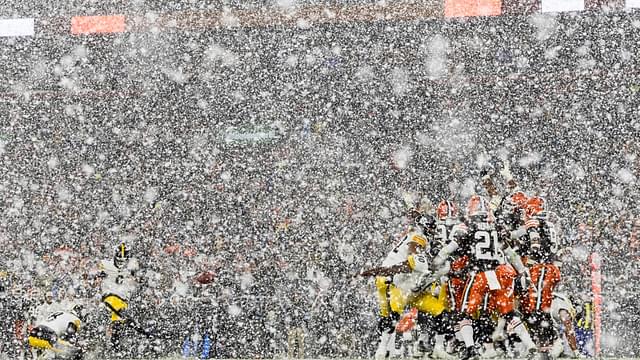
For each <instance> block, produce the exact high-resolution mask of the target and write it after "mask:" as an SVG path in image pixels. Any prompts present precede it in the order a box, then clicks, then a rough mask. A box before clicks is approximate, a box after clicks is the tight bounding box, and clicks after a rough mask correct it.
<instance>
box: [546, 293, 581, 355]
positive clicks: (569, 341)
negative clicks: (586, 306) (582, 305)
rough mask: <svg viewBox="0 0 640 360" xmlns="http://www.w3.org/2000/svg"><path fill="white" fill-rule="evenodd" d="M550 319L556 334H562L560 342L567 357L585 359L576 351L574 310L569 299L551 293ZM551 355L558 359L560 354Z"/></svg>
mask: <svg viewBox="0 0 640 360" xmlns="http://www.w3.org/2000/svg"><path fill="white" fill-rule="evenodd" d="M551 318H552V319H553V322H554V324H555V326H556V329H557V330H558V333H561V334H562V338H563V339H562V340H563V342H564V346H563V348H564V349H567V350H568V352H569V355H570V356H571V357H575V358H581V357H585V356H584V355H582V353H580V350H579V349H578V342H577V340H576V331H575V327H574V321H575V318H576V309H575V308H574V306H573V302H572V301H571V299H569V297H567V296H565V295H564V294H561V293H559V292H554V293H553V300H552V301H551ZM564 349H563V350H564ZM553 355H554V357H558V356H559V355H560V352H556V353H555V354H553Z"/></svg>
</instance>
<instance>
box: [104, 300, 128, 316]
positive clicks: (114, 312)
mask: <svg viewBox="0 0 640 360" xmlns="http://www.w3.org/2000/svg"><path fill="white" fill-rule="evenodd" d="M102 302H103V303H104V304H105V305H106V306H107V308H108V309H109V310H111V321H119V320H122V318H121V317H120V311H122V310H125V309H126V308H128V307H129V305H128V304H127V302H126V301H124V300H123V299H122V298H121V297H119V296H118V295H113V294H109V295H105V296H104V297H103V298H102Z"/></svg>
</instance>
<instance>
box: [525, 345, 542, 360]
mask: <svg viewBox="0 0 640 360" xmlns="http://www.w3.org/2000/svg"><path fill="white" fill-rule="evenodd" d="M542 354H543V353H540V352H539V351H538V349H537V348H535V347H532V348H529V349H527V351H526V352H525V358H526V359H527V360H535V359H538V358H540V359H544V358H543V357H542V356H541V355H542ZM545 354H546V353H545Z"/></svg>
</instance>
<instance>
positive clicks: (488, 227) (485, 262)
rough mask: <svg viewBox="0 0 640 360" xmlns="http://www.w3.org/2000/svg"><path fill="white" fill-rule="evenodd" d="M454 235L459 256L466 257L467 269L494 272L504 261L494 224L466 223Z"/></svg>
mask: <svg viewBox="0 0 640 360" xmlns="http://www.w3.org/2000/svg"><path fill="white" fill-rule="evenodd" d="M460 228H461V230H460V231H457V232H456V233H455V234H454V240H455V241H456V243H457V244H458V248H459V250H461V251H460V254H464V255H466V256H467V257H468V259H469V261H468V265H467V267H468V268H469V269H472V270H475V271H488V270H494V269H495V268H496V267H498V265H500V264H501V263H502V262H503V261H504V254H503V252H502V244H501V242H500V239H499V237H498V232H497V231H496V226H495V224H494V223H489V222H486V221H468V222H467V221H466V222H465V224H464V225H461V226H460Z"/></svg>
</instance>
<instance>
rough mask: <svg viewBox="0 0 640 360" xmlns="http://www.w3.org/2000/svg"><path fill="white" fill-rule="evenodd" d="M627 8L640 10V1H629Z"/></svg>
mask: <svg viewBox="0 0 640 360" xmlns="http://www.w3.org/2000/svg"><path fill="white" fill-rule="evenodd" d="M625 6H626V7H628V8H640V0H627V2H626V3H625Z"/></svg>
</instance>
